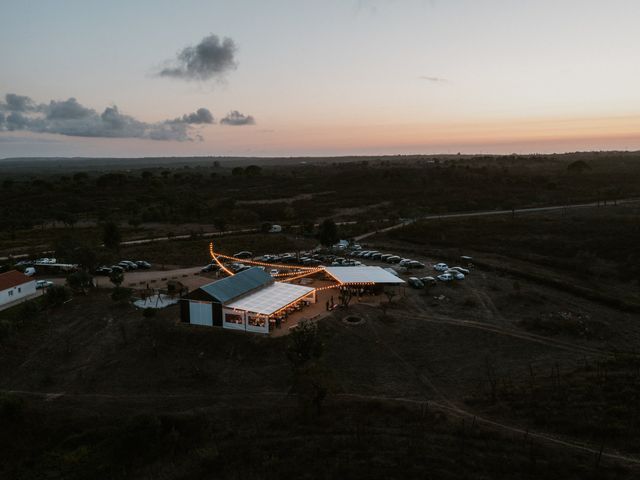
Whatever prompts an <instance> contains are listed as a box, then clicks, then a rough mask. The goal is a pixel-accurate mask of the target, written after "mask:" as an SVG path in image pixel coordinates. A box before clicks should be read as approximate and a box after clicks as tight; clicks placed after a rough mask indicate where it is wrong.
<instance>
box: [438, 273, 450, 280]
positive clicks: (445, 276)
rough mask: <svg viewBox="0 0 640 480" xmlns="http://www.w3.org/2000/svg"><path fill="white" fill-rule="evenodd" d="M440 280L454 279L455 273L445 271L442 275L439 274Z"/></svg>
mask: <svg viewBox="0 0 640 480" xmlns="http://www.w3.org/2000/svg"><path fill="white" fill-rule="evenodd" d="M438 280H440V281H441V282H450V281H452V280H453V275H451V274H450V273H443V274H442V275H438Z"/></svg>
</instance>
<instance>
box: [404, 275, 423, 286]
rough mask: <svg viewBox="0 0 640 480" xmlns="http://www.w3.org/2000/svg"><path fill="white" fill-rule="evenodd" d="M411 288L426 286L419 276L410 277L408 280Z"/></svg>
mask: <svg viewBox="0 0 640 480" xmlns="http://www.w3.org/2000/svg"><path fill="white" fill-rule="evenodd" d="M407 283H409V286H410V287H411V288H424V283H422V280H420V279H419V278H417V277H411V278H409V280H408V282H407Z"/></svg>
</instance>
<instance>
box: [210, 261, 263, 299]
mask: <svg viewBox="0 0 640 480" xmlns="http://www.w3.org/2000/svg"><path fill="white" fill-rule="evenodd" d="M273 281H274V280H273V278H272V277H271V275H269V274H268V273H267V272H265V271H264V270H263V269H262V268H260V267H252V268H250V269H248V270H245V271H244V272H240V273H236V274H235V275H232V276H230V277H227V278H223V279H222V280H218V281H216V282H213V283H209V284H207V285H204V286H202V287H200V290H202V291H204V292H205V293H206V294H207V295H209V296H211V297H213V298H214V299H215V300H217V301H218V302H220V303H227V302H230V301H231V300H234V299H236V298H238V297H240V296H242V295H246V294H247V293H250V292H252V291H254V290H256V289H258V288H262V287H265V286H267V285H270V284H272V283H273Z"/></svg>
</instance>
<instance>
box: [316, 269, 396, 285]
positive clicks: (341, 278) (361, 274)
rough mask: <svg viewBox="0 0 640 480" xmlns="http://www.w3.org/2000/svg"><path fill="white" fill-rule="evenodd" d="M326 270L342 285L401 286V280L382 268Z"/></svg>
mask: <svg viewBox="0 0 640 480" xmlns="http://www.w3.org/2000/svg"><path fill="white" fill-rule="evenodd" d="M325 270H326V271H327V273H328V274H329V275H331V276H332V277H333V278H334V279H335V280H337V281H338V282H340V283H376V284H380V285H401V284H403V283H405V281H404V280H402V279H401V278H398V277H396V276H395V275H393V274H391V273H389V272H387V271H386V270H385V269H384V268H381V267H326V268H325Z"/></svg>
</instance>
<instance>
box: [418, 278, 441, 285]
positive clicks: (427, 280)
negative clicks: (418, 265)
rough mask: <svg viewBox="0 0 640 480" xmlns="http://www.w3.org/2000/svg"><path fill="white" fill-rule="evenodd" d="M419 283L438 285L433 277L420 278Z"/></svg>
mask: <svg viewBox="0 0 640 480" xmlns="http://www.w3.org/2000/svg"><path fill="white" fill-rule="evenodd" d="M420 281H421V282H422V283H424V284H425V285H435V284H436V283H438V282H436V279H435V278H433V277H420Z"/></svg>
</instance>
